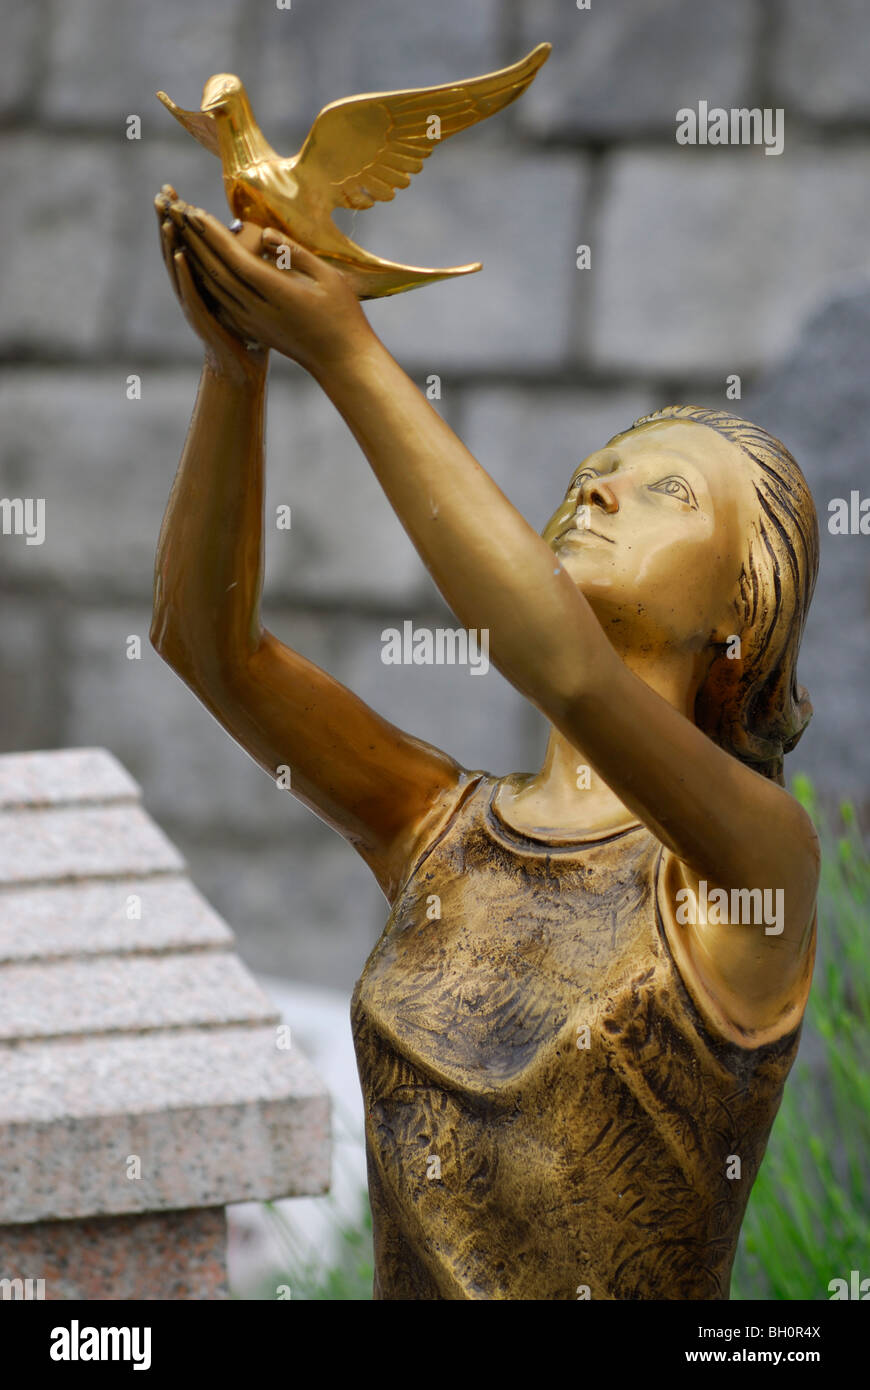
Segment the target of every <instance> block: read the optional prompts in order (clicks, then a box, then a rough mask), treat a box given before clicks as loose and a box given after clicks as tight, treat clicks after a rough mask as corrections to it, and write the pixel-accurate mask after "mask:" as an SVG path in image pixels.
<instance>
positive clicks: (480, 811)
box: [351, 772, 800, 1299]
mask: <svg viewBox="0 0 870 1390" xmlns="http://www.w3.org/2000/svg"><path fill="white" fill-rule="evenodd" d="M466 778H467V780H466V781H465V783H464V785H463V786H462V788H461V790H460V794H459V796H458V797H457V801H456V803H455V804H454V806H453V808H452V810H451V812H450V814H449V817H448V818H447V820H446V822H442V824H441V825H440V827H439V828H438V830H437V832H436V833H435V834H434V836H433V838H432V839H431V841H430V843H429V844H428V845H426V846H425V847H424V848H423V850H422V852H419V853H418V854H417V856H416V859H415V861H414V862H413V863H412V864H411V865H409V867H408V872H407V875H406V878H405V881H404V884H403V886H402V887H401V889H400V890H399V892H398V894H397V896H396V898H395V900H394V904H393V908H392V912H391V914H390V918H389V921H388V922H387V925H386V927H385V929H384V931H383V934H382V935H381V937H380V939H379V941H378V942H377V944H376V946H375V948H374V950H373V951H372V953H371V955H370V957H369V959H368V961H367V963H366V966H365V969H364V970H363V973H362V975H361V977H360V979H359V981H358V983H357V986H356V989H355V991H354V995H353V1001H352V1006H351V1010H352V1022H353V1033H354V1043H355V1047H356V1055H357V1064H358V1068H359V1073H360V1080H361V1083H362V1090H363V1099H364V1102H365V1110H366V1149H367V1160H368V1174H369V1194H370V1199H371V1206H372V1217H373V1224H374V1245H375V1284H374V1296H375V1298H381V1299H502V1298H503V1299H577V1298H593V1299H657V1298H658V1299H662V1298H667V1299H723V1298H727V1297H728V1293H729V1281H730V1274H731V1266H732V1262H733V1259H734V1253H735V1249H736V1245H737V1238H738V1234H739V1230H740V1223H741V1220H742V1217H743V1213H744V1210H745V1207H746V1203H747V1200H748V1198H749V1192H750V1189H751V1186H752V1183H753V1181H754V1179H755V1176H756V1173H757V1171H758V1167H759V1164H760V1162H761V1158H762V1156H763V1153H764V1147H765V1143H766V1140H767V1137H768V1134H769V1131H770V1127H771V1125H772V1123H773V1120H774V1117H775V1115H776V1111H777V1108H778V1106H779V1102H780V1099H781V1096H782V1088H783V1085H784V1082H785V1078H786V1076H787V1074H788V1071H789V1068H790V1067H791V1065H792V1062H793V1060H794V1057H795V1054H796V1051H797V1047H798V1040H799V1033H800V1014H799V1013H798V1014H797V1019H796V1022H795V1021H794V1019H792V1021H791V1024H790V1026H789V1031H787V1032H785V1033H784V1034H783V1035H782V1036H780V1037H778V1038H775V1039H774V1040H773V1041H770V1042H766V1043H764V1044H762V1045H761V1046H743V1045H740V1044H739V1043H737V1042H735V1041H733V1040H732V1039H730V1038H728V1037H726V1036H724V1035H720V1034H718V1033H714V1032H713V1031H712V1028H711V1025H709V1024H707V1023H705V1022H704V1019H703V1017H702V1014H701V1012H700V1010H699V1009H698V1007H696V1005H695V1003H694V1002H693V998H692V996H691V995H690V993H689V991H688V990H687V988H686V986H685V985H684V983H683V980H682V978H681V976H680V973H679V971H678V969H677V966H676V964H675V962H674V959H673V957H672V955H671V951H670V949H669V946H668V941H667V937H666V935H665V930H664V923H663V912H665V911H667V910H668V909H667V906H666V904H665V902H664V895H663V893H662V890H661V882H660V880H661V878H662V866H663V861H664V860H665V858H667V851H665V850H664V849H663V847H662V845H661V844H660V842H659V841H658V840H657V839H656V838H655V836H654V835H653V834H652V833H651V832H650V831H649V830H647V829H646V827H644V826H643V825H640V824H638V825H637V826H635V827H629V828H628V829H624V830H622V831H619V832H616V833H612V832H611V833H604V834H601V835H599V836H597V837H590V838H587V839H584V840H583V841H582V842H579V843H578V842H576V841H573V842H564V841H562V842H560V841H559V840H558V839H557V838H556V837H548V838H547V839H543V838H540V837H537V836H530V835H526V834H520V833H518V832H517V831H515V830H513V829H511V828H509V827H508V826H507V824H506V823H505V822H504V821H503V820H502V819H501V818H500V817H499V815H498V813H497V811H496V810H495V808H494V806H493V799H494V793H495V791H496V789H497V787H498V785H499V783H498V781H497V780H496V779H494V778H492V777H490V776H488V775H486V774H485V773H481V772H476V773H470V774H466ZM439 913H440V915H438V914H439Z"/></svg>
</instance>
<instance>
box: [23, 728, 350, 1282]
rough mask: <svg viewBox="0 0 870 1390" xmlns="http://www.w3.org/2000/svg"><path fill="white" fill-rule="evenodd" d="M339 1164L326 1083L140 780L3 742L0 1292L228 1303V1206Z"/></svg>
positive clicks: (300, 1192) (311, 1183)
mask: <svg viewBox="0 0 870 1390" xmlns="http://www.w3.org/2000/svg"><path fill="white" fill-rule="evenodd" d="M329 1167H330V1124H329V1097H328V1093H327V1091H326V1089H325V1087H324V1085H323V1083H322V1082H321V1080H320V1079H319V1077H318V1076H317V1075H316V1074H315V1072H314V1071H313V1070H312V1068H311V1066H310V1065H309V1064H308V1062H307V1061H306V1060H305V1058H304V1057H303V1056H301V1054H300V1053H299V1051H298V1049H297V1048H295V1047H293V1046H292V1045H291V1040H290V1036H289V1030H288V1029H287V1028H286V1027H284V1026H283V1024H282V1022H281V1018H280V1015H279V1014H278V1012H277V1010H276V1009H275V1006H274V1005H273V1004H272V1002H271V1001H270V1000H269V999H267V998H266V996H265V995H264V994H263V992H262V990H261V989H260V987H259V986H258V985H257V983H256V982H255V980H254V979H253V977H252V976H251V975H250V974H249V972H248V971H247V970H246V968H245V966H244V965H243V963H242V962H241V960H240V959H239V957H238V956H237V955H236V953H235V950H234V939H233V935H232V932H231V931H230V930H229V928H228V927H227V925H226V923H225V922H223V921H221V919H220V918H219V917H218V916H217V915H216V914H215V913H214V912H213V911H212V909H211V908H210V906H209V904H208V903H207V902H205V900H204V899H203V898H202V897H201V896H200V894H199V893H197V891H196V889H195V888H194V886H193V884H192V883H191V882H190V880H189V879H188V877H187V875H186V873H185V866H184V862H183V860H182V859H181V856H180V855H179V854H178V852H177V850H176V849H175V848H174V846H173V845H171V844H170V842H169V841H168V840H167V839H166V837H165V835H163V833H162V831H161V830H160V829H159V827H158V826H156V825H155V824H154V822H153V821H152V820H151V818H150V817H149V816H148V815H147V814H146V812H145V811H144V809H143V807H142V805H141V799H140V795H139V789H138V787H137V786H136V783H135V782H134V781H133V780H132V779H131V778H130V777H129V776H128V774H127V773H126V772H125V771H124V769H123V768H122V767H121V766H120V764H119V763H118V762H116V760H115V759H114V758H113V757H112V756H111V754H109V753H106V752H104V751H103V750H101V749H76V750H67V751H60V752H55V753H31V754H23V755H19V754H14V755H6V756H3V757H0V1300H3V1299H9V1298H13V1299H15V1298H27V1297H33V1296H35V1297H40V1296H44V1297H45V1298H46V1299H76V1298H83V1299H175V1298H178V1299H211V1298H217V1299H220V1298H227V1297H228V1291H227V1286H226V1274H225V1269H226V1222H225V1213H224V1207H225V1206H226V1205H227V1204H228V1203H235V1202H250V1201H256V1200H271V1199H274V1198H280V1197H294V1196H314V1195H318V1194H320V1193H323V1192H326V1191H328V1188H329V1176H330V1173H329ZM40 1280H41V1281H44V1286H43V1285H39V1284H38V1281H40ZM18 1281H21V1283H19V1282H18ZM27 1281H37V1282H36V1283H34V1284H33V1285H31V1284H29V1283H28V1282H27ZM33 1288H37V1289H38V1290H39V1292H37V1293H36V1294H34V1293H32V1292H31V1290H32V1289H33ZM22 1290H23V1291H22Z"/></svg>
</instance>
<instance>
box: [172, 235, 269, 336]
mask: <svg viewBox="0 0 870 1390" xmlns="http://www.w3.org/2000/svg"><path fill="white" fill-rule="evenodd" d="M188 258H189V252H185V253H184V263H185V267H186V269H187V271H188V274H189V276H190V280H191V283H192V285H193V286H194V288H195V293H196V296H197V299H198V301H199V304H200V306H201V311H202V312H203V313H207V312H208V310H207V309H206V308H205V307H204V305H203V299H202V294H203V291H204V292H205V293H206V294H207V295H208V298H209V300H210V301H211V302H212V304H214V306H215V308H216V309H217V310H219V311H220V314H221V316H222V319H225V320H228V322H229V326H230V330H231V331H232V332H233V333H235V335H236V336H237V337H240V338H244V339H246V340H250V341H255V340H256V338H257V332H256V329H255V328H254V325H253V323H252V321H251V319H250V316H249V315H248V314H247V313H246V311H245V306H244V304H243V303H242V302H241V301H240V300H238V299H236V298H235V296H234V295H232V294H230V293H229V292H228V291H227V290H226V289H224V288H223V286H221V285H219V284H217V282H216V281H214V280H213V279H211V278H210V277H209V276H206V275H202V274H200V273H198V272H197V269H196V268H195V265H194V264H192V263H191V262H192V258H191V259H190V260H189V259H188Z"/></svg>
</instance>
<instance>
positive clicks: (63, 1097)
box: [0, 1027, 330, 1224]
mask: <svg viewBox="0 0 870 1390" xmlns="http://www.w3.org/2000/svg"><path fill="white" fill-rule="evenodd" d="M277 1042H278V1034H277V1032H276V1029H275V1028H264V1027H258V1028H215V1029H209V1030H202V1031H199V1030H186V1031H178V1032H166V1033H153V1034H146V1035H143V1036H138V1037H137V1036H123V1035H121V1036H113V1037H111V1038H108V1037H104V1038H86V1039H81V1040H73V1041H68V1042H67V1041H64V1042H60V1041H58V1042H51V1041H48V1042H44V1043H40V1042H27V1043H19V1044H10V1043H5V1044H2V1045H0V1150H2V1153H3V1162H2V1164H0V1224H2V1223H13V1222H22V1221H26V1222H30V1221H40V1220H58V1219H70V1218H73V1217H83V1216H91V1215H95V1214H102V1215H106V1214H120V1213H124V1212H144V1211H165V1210H172V1209H180V1208H183V1207H204V1206H223V1205H225V1204H226V1203H228V1202H246V1201H251V1200H254V1199H264V1200H265V1199H268V1198H272V1197H278V1196H282V1197H292V1196H297V1195H302V1194H305V1195H314V1194H318V1193H323V1192H326V1191H327V1190H328V1188H329V1148H330V1145H329V1099H328V1096H327V1094H326V1092H325V1090H324V1088H323V1086H322V1083H321V1082H320V1080H319V1078H318V1077H317V1075H316V1073H315V1072H314V1071H313V1069H312V1068H311V1066H310V1065H309V1063H308V1062H306V1061H305V1060H304V1058H302V1057H301V1055H300V1054H299V1053H298V1051H296V1050H294V1049H292V1048H291V1049H289V1050H287V1051H284V1050H281V1049H280V1048H279V1047H278V1045H277ZM131 1155H137V1156H138V1157H139V1158H140V1159H141V1163H142V1175H141V1177H140V1178H129V1177H128V1176H127V1171H128V1159H129V1157H130V1156H131Z"/></svg>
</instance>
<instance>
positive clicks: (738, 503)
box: [544, 406, 819, 782]
mask: <svg viewBox="0 0 870 1390" xmlns="http://www.w3.org/2000/svg"><path fill="white" fill-rule="evenodd" d="M544 537H545V539H546V540H548V541H549V543H550V544H551V545H552V547H553V549H554V550H555V551H556V553H557V554H558V555H559V558H560V561H561V563H562V565H563V567H564V568H565V569H566V570H567V571H568V573H569V574H570V575H571V576H572V578H574V579H575V581H576V583H577V584H578V586H579V587H580V588H581V589H582V591H583V593H584V594H585V595H586V597H587V598H588V599H589V602H590V603H591V604H592V606H593V608H594V609H595V611H596V613H597V615H598V617H599V619H600V620H601V622H602V624H603V626H604V627H605V629H606V630H607V631H608V633H609V635H610V636H611V638H612V640H613V641H614V644H615V645H616V646H617V647H618V648H619V649H620V650H623V651H625V650H627V649H632V650H634V651H637V652H639V653H640V654H642V655H643V656H645V657H646V658H647V659H649V660H652V661H655V660H656V658H657V656H659V655H660V659H661V660H666V659H667V658H669V657H672V656H674V655H676V654H678V653H681V654H686V655H687V656H692V657H694V658H696V660H697V663H698V669H699V677H698V686H697V693H696V696H695V720H696V723H697V724H698V726H699V727H700V728H702V729H703V730H704V732H705V733H707V734H708V735H709V736H710V737H711V738H712V739H714V740H715V742H716V743H718V744H720V745H721V746H722V747H723V748H725V749H727V751H728V752H730V753H732V754H733V755H734V756H735V757H737V758H740V759H741V761H743V762H746V763H748V764H749V765H750V766H752V767H754V768H755V769H756V770H757V771H758V772H761V773H763V774H764V775H765V776H767V777H771V778H773V779H774V780H776V781H780V782H781V781H782V780H783V777H782V760H783V755H784V754H785V753H787V752H788V751H789V750H790V749H791V748H793V747H794V746H795V744H796V743H797V741H798V739H799V738H800V736H801V734H802V733H803V731H804V729H805V728H806V725H807V724H808V722H809V719H810V716H811V714H812V707H811V705H810V703H809V699H808V697H807V693H806V691H805V690H803V689H802V688H801V687H799V686H798V684H797V680H796V668H797V655H798V649H799V646H800V641H801V636H802V634H803V629H804V623H805V621H806V616H807V611H808V609H809V605H810V600H811V598H812V594H813V588H814V586H815V580H816V573H817V570H818V551H819V534H818V521H817V518H816V512H815V507H814V505H813V500H812V497H811V495H810V491H809V488H808V487H807V484H806V480H805V479H804V477H803V474H802V473H801V471H800V469H799V467H798V465H797V463H796V462H795V460H794V459H793V458H792V456H791V454H790V453H789V452H788V450H787V449H786V448H785V446H784V445H783V444H781V443H780V441H779V440H778V439H775V438H774V437H773V436H772V435H770V434H768V433H767V432H766V431H765V430H762V429H759V428H758V427H757V426H755V425H752V424H750V423H749V422H748V421H746V420H742V419H740V418H739V417H738V416H736V415H731V414H729V413H728V412H727V411H722V410H708V409H705V408H703V407H701V406H668V407H666V408H665V409H664V410H660V411H656V412H655V413H654V414H652V415H646V416H643V417H642V418H641V419H640V420H637V421H636V422H635V424H634V425H633V426H632V427H631V429H629V430H626V431H625V432H624V433H622V434H619V435H616V436H615V437H614V438H613V439H612V440H611V441H610V443H609V444H608V445H607V446H606V447H605V448H604V449H601V450H599V451H597V452H596V453H594V454H592V455H590V457H589V458H588V459H586V460H584V462H583V464H581V465H580V467H579V468H578V469H577V470H576V471H575V474H574V477H573V479H572V481H571V485H570V487H569V489H568V493H567V495H566V498H565V501H564V503H563V504H562V505H561V506H560V508H559V509H558V510H557V512H556V513H555V514H554V516H553V517H552V518H551V520H550V522H549V523H548V525H547V527H546V528H545V530H544Z"/></svg>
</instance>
